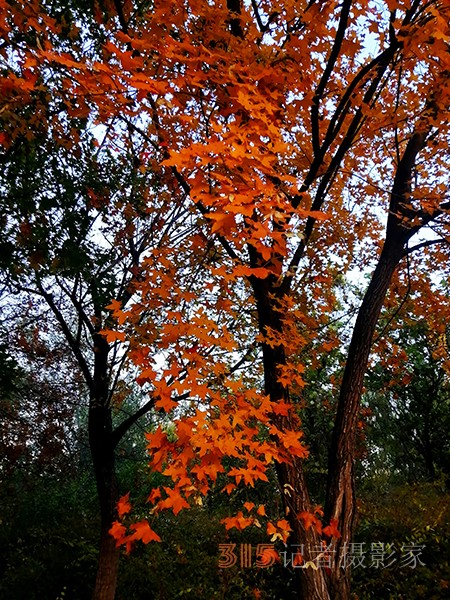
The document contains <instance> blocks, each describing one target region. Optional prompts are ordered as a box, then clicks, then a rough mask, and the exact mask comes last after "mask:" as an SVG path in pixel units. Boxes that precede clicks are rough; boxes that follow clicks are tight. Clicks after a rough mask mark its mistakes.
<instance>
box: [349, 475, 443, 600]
mask: <svg viewBox="0 0 450 600" xmlns="http://www.w3.org/2000/svg"><path fill="white" fill-rule="evenodd" d="M373 483H375V482H373ZM356 538H357V540H358V542H363V543H365V544H366V548H370V547H371V544H372V543H373V542H385V543H389V544H392V545H393V547H394V548H396V549H397V559H398V558H399V551H400V550H401V547H402V545H414V546H416V547H423V548H422V549H421V554H420V556H419V558H420V561H421V562H422V563H423V566H422V565H420V564H418V565H417V566H416V567H415V568H412V567H407V566H403V567H401V566H400V565H401V563H400V562H399V561H398V560H397V561H396V562H395V563H394V564H393V565H392V566H391V567H387V568H385V569H381V568H374V567H372V568H371V567H369V568H365V569H362V568H359V569H355V570H354V571H353V583H354V591H355V598H358V600H376V599H378V598H381V599H383V600H422V599H423V600H441V599H442V600H444V599H445V598H448V590H449V587H450V495H449V494H448V493H446V492H445V487H444V486H443V485H442V482H441V483H440V484H429V483H421V484H417V485H407V484H406V485H402V486H399V487H394V488H391V489H389V490H386V491H385V492H384V493H381V494H380V491H379V488H378V486H377V485H376V484H375V485H373V487H372V488H371V489H370V488H369V486H367V487H366V489H365V493H364V499H363V500H362V502H361V504H360V523H359V527H358V530H357V533H356Z"/></svg>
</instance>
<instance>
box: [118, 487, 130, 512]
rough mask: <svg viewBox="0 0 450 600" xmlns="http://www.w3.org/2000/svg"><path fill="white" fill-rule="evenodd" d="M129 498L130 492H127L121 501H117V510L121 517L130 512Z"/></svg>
mask: <svg viewBox="0 0 450 600" xmlns="http://www.w3.org/2000/svg"><path fill="white" fill-rule="evenodd" d="M129 498H130V492H128V494H126V495H125V496H122V498H120V500H119V502H118V503H117V512H118V513H119V517H123V515H126V514H127V513H129V512H130V510H131V504H130V503H129V502H128V500H129Z"/></svg>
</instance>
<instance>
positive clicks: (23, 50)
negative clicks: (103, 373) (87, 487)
mask: <svg viewBox="0 0 450 600" xmlns="http://www.w3.org/2000/svg"><path fill="white" fill-rule="evenodd" d="M55 6H56V9H55ZM3 8H4V17H3V20H2V22H1V24H0V27H1V28H2V32H3V35H4V38H5V39H6V40H8V41H7V42H6V43H5V44H4V45H3V46H2V55H3V60H4V62H5V65H7V68H6V69H5V71H4V74H3V76H2V77H3V78H2V101H3V102H4V105H3V108H2V116H1V118H2V131H1V141H2V144H3V145H4V147H5V149H6V150H5V151H6V152H9V149H11V148H14V144H15V143H17V140H18V139H20V136H25V138H30V137H31V138H33V136H34V135H35V134H34V133H33V131H36V130H39V128H38V124H39V123H40V122H41V121H44V122H45V123H48V124H49V125H48V126H49V127H50V128H51V130H52V135H53V136H54V139H55V142H56V143H57V144H59V145H61V146H62V147H64V146H67V135H68V134H69V135H72V134H73V135H75V133H76V131H77V128H76V127H74V126H73V125H71V123H72V119H80V118H81V119H88V120H90V122H91V123H95V124H97V125H103V126H105V127H106V134H105V136H104V140H103V144H104V145H105V146H106V147H108V148H110V149H111V153H112V156H115V155H116V156H117V157H119V156H120V148H122V147H123V145H125V146H127V145H128V144H129V143H130V140H133V141H134V142H135V144H133V148H135V150H134V152H133V153H131V155H130V154H129V156H128V157H129V160H135V163H136V166H137V171H138V172H141V173H146V174H148V175H149V181H151V184H152V188H151V189H152V191H151V192H149V193H148V194H146V195H145V196H144V200H143V203H142V207H143V208H142V209H143V210H144V211H148V212H149V213H150V214H151V215H152V218H153V223H154V224H155V227H156V229H157V230H158V231H159V232H162V233H161V236H160V238H159V240H160V241H159V242H158V243H154V244H152V245H151V247H150V248H146V251H145V253H142V255H139V257H138V260H137V261H136V264H135V265H134V267H135V268H134V270H133V278H134V281H133V287H132V292H133V298H131V296H130V298H129V300H131V299H133V301H134V304H133V305H132V306H129V307H128V308H127V307H125V302H123V299H122V298H120V297H119V296H118V295H116V298H115V300H114V301H113V302H112V303H110V304H108V306H109V308H110V310H111V313H112V315H113V317H115V318H116V319H117V321H118V325H117V327H113V326H112V325H108V326H107V327H106V331H105V327H103V329H102V331H103V335H104V336H106V338H104V339H106V342H100V337H98V340H99V344H100V345H101V344H102V343H113V342H115V341H116V340H127V341H128V343H129V355H130V357H131V358H132V360H133V361H134V363H135V364H136V365H137V367H138V368H139V369H140V375H139V378H138V381H139V382H140V383H141V384H142V385H146V386H147V387H149V389H150V400H149V404H148V407H151V408H155V409H157V410H158V411H159V412H163V413H164V412H167V413H169V414H172V415H174V416H175V420H174V430H173V431H172V432H168V431H167V430H166V428H164V427H163V426H161V427H159V428H157V429H156V430H155V431H152V432H150V433H149V434H148V446H149V451H150V456H151V466H152V468H153V469H155V470H161V471H162V472H163V473H164V474H165V475H166V476H167V477H168V485H166V486H164V487H163V489H162V490H159V491H158V490H154V491H153V492H152V494H151V496H150V501H151V502H152V503H153V504H154V510H161V509H167V508H172V509H173V511H174V512H175V513H177V512H178V511H179V510H181V509H182V508H183V507H186V506H188V505H189V502H191V501H194V502H197V503H200V502H202V496H203V495H204V494H206V493H207V492H208V491H209V489H210V488H211V486H212V485H214V484H215V483H216V482H217V481H218V480H219V478H220V479H221V478H223V477H226V478H227V482H228V483H226V485H225V489H226V491H227V492H228V493H232V492H233V490H234V489H235V488H236V487H237V486H239V485H241V484H246V485H250V486H252V485H254V484H255V482H256V481H259V480H262V481H264V480H265V479H267V475H266V471H267V469H268V468H269V467H270V465H272V464H273V463H275V468H276V472H277V477H278V480H279V484H280V490H281V494H282V496H283V500H284V503H285V513H286V514H285V517H286V518H285V519H281V520H280V521H278V522H276V523H273V522H272V521H271V520H270V518H268V521H267V530H268V532H269V534H270V535H272V537H274V538H275V539H280V540H282V541H288V540H289V541H290V542H293V543H301V544H305V545H306V546H307V547H319V546H320V545H321V543H322V542H325V543H326V544H329V543H331V544H332V552H333V563H332V568H331V569H330V571H329V572H328V571H324V570H321V569H302V570H301V576H300V577H299V585H300V589H301V593H302V597H304V598H308V599H321V600H326V599H327V598H348V597H349V585H350V574H349V572H348V571H344V570H343V569H341V568H340V561H341V559H342V556H343V553H345V549H346V547H347V545H348V543H350V541H351V539H352V535H353V529H354V521H355V514H356V498H355V490H354V465H355V459H356V450H355V440H356V436H357V431H358V423H359V413H360V399H361V395H362V391H363V381H364V375H365V372H366V369H367V365H368V361H369V355H370V350H371V344H372V340H373V337H374V333H375V331H376V328H377V324H378V321H379V318H380V312H381V310H382V307H383V304H384V303H385V300H386V296H387V294H388V290H389V289H391V291H390V293H389V295H388V302H394V303H395V302H396V301H397V302H398V301H399V299H398V298H399V296H398V290H399V289H400V287H401V286H400V287H399V286H397V293H396V289H395V287H392V286H391V284H392V282H393V281H394V282H395V280H396V278H398V277H399V272H401V271H402V270H403V271H405V269H406V271H407V272H408V275H411V269H410V265H411V263H412V262H413V260H414V258H413V257H414V256H415V255H416V254H418V253H419V254H421V255H423V256H424V257H426V258H425V259H424V260H425V263H426V261H427V260H428V262H429V264H432V266H433V267H434V268H436V265H439V264H441V265H442V264H445V261H446V260H448V247H447V243H446V242H447V239H448V210H449V203H448V193H447V184H446V176H447V173H448V169H447V162H448V133H449V131H448V128H449V120H448V107H449V73H450V54H449V48H448V41H449V38H450V29H449V25H448V22H449V12H450V3H449V2H448V0H436V1H435V2H433V1H431V2H425V1H421V0H413V1H411V2H407V1H402V0H398V1H397V0H387V1H386V2H379V3H368V2H365V1H362V2H356V1H351V0H343V1H342V2H335V1H330V2H315V1H314V0H311V1H310V2H289V1H287V0H285V1H284V2H276V1H267V2H265V1H262V2H255V1H252V2H241V1H240V0H227V1H226V2H207V1H202V0H198V1H195V0H191V1H186V2H180V3H165V2H159V1H156V2H154V3H151V5H150V4H147V3H144V4H141V3H137V4H134V3H133V2H119V1H115V2H102V3H98V4H97V3H94V6H93V13H92V21H91V22H90V25H89V26H87V25H86V24H85V23H84V22H83V19H82V18H81V17H80V22H77V20H76V19H74V18H72V19H68V18H67V15H66V14H65V13H64V11H63V10H62V9H61V7H58V5H57V4H56V5H53V4H52V3H48V4H47V3H46V2H42V3H37V2H36V3H35V2H30V3H26V4H23V5H21V4H19V5H16V4H15V3H10V2H3ZM25 31H26V32H27V34H25V33H24V32H25ZM30 32H31V33H30ZM93 32H95V36H96V37H93V35H92V34H93ZM6 95H7V97H6ZM3 98H5V99H4V100H3ZM54 107H60V108H61V107H63V112H64V114H66V115H67V120H64V119H63V118H61V117H60V114H61V113H60V112H58V110H56V109H55V108H54ZM11 115H15V117H14V119H12V118H11ZM8 118H9V121H8ZM67 123H69V125H67ZM78 130H79V128H78ZM77 142H78V138H77V137H75V139H74V140H73V142H72V140H71V143H75V145H76V144H77ZM105 205H106V206H107V205H108V203H107V202H106V201H105ZM134 210H135V207H134V206H131V208H130V211H131V213H133V211H134ZM180 216H181V217H182V220H181V219H180ZM174 219H175V220H176V223H177V234H176V235H175V236H172V237H170V236H165V235H163V233H164V231H165V230H166V229H165V228H166V227H168V228H169V229H171V228H172V225H173V223H174ZM422 232H425V233H424V234H423V235H422ZM131 254H132V252H131ZM429 257H432V258H429ZM423 264H424V263H422V268H423ZM351 269H358V270H359V271H370V272H371V280H370V283H369V285H368V287H367V290H366V291H365V293H364V296H363V298H362V300H361V302H360V305H359V307H358V314H357V317H356V320H355V322H354V325H353V330H352V335H351V340H350V342H349V344H348V347H347V348H346V356H345V368H344V370H343V375H342V378H341V379H339V380H336V379H334V378H333V380H330V381H329V386H330V389H332V390H333V393H334V394H336V395H337V397H338V399H337V403H336V411H335V418H334V427H333V433H332V438H331V443H330V448H329V465H328V482H327V486H326V487H327V489H326V501H325V506H324V515H323V519H321V518H320V517H321V511H320V509H318V508H316V507H314V505H313V503H312V502H311V499H310V497H309V493H308V488H307V485H306V481H305V473H304V466H303V461H304V458H305V457H306V456H307V443H308V440H305V441H303V440H302V434H301V411H302V402H303V399H302V398H303V396H304V393H303V389H304V388H305V384H306V382H305V377H304V373H305V370H306V367H311V366H312V367H314V366H317V364H319V360H320V356H321V355H323V354H326V353H328V352H330V351H331V350H333V349H335V348H336V347H337V346H339V345H340V344H341V342H342V340H341V339H340V338H339V335H338V332H337V331H336V329H333V327H332V326H330V321H332V320H333V318H334V317H335V316H336V311H337V310H338V305H339V303H340V302H342V298H340V297H339V295H340V291H339V281H340V278H341V277H342V274H343V273H347V272H349V271H350V270H351ZM418 273H419V271H418ZM421 273H422V275H423V271H422V272H421ZM419 280H420V277H418V276H416V277H414V276H413V277H410V284H411V285H413V284H414V285H417V286H419V285H421V284H420V281H419ZM428 291H429V292H431V295H432V297H431V298H430V297H429V296H430V294H424V298H425V299H426V302H428V301H429V302H428V305H427V304H426V302H425V301H424V303H423V307H422V309H423V310H429V308H428V307H430V306H431V308H433V309H435V310H436V309H437V310H440V309H441V304H440V303H439V302H437V296H436V295H434V290H433V286H432V284H430V285H429V287H428ZM344 300H345V298H344ZM440 301H441V302H442V301H445V299H444V298H442V297H441V298H440ZM149 308H151V309H153V310H157V314H158V317H157V318H152V316H149V314H148V311H149ZM100 331H101V330H100V328H99V329H97V330H96V332H95V333H96V335H97V334H98V335H99V336H100ZM381 334H383V331H382V332H381ZM305 396H306V395H305ZM170 480H172V482H171V483H170ZM169 483H170V485H169ZM119 512H121V513H122V515H123V516H125V515H127V514H128V512H129V506H128V501H126V500H124V499H123V500H122V501H121V503H119ZM248 513H250V514H247V513H244V512H242V513H240V514H238V515H237V516H234V517H230V519H229V520H227V522H226V526H227V527H232V526H235V527H238V528H239V529H242V528H243V527H245V526H246V525H249V524H250V523H256V522H257V521H258V518H257V517H256V515H254V514H253V513H252V512H251V511H248ZM258 516H259V517H262V516H263V515H258ZM112 533H113V535H114V537H116V539H117V540H118V541H119V542H123V543H125V544H128V545H130V544H131V543H132V542H133V541H134V540H137V539H143V540H144V541H149V540H151V539H156V538H157V533H156V532H153V530H152V529H151V526H150V524H149V523H148V521H145V520H144V521H141V522H140V523H134V524H133V525H132V530H131V531H127V529H126V527H125V526H124V525H122V524H121V523H119V521H117V522H116V523H115V525H114V526H113V529H112ZM109 593H111V592H109ZM98 597H105V598H106V597H111V596H107V595H104V596H98Z"/></svg>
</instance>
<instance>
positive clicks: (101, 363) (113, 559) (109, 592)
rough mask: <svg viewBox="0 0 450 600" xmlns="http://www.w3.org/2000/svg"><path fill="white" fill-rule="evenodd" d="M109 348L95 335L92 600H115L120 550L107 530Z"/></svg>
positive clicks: (111, 482) (113, 494)
mask: <svg viewBox="0 0 450 600" xmlns="http://www.w3.org/2000/svg"><path fill="white" fill-rule="evenodd" d="M108 351H109V346H108V344H107V342H106V340H105V339H104V338H103V337H102V336H100V335H99V334H95V335H94V352H95V364H94V387H93V389H92V390H91V399H90V407H89V445H90V449H91V455H92V461H93V466H94V473H95V480H96V484H97V492H98V498H99V504H100V521H101V530H100V551H99V557H98V568H97V577H96V582H95V588H94V593H93V596H92V598H93V600H114V597H115V594H116V585H117V574H118V570H119V550H118V549H117V548H116V545H115V540H114V538H113V537H112V536H111V535H110V534H109V533H108V532H109V530H110V528H111V525H112V523H113V521H114V518H115V511H116V503H117V500H118V488H117V480H116V473H115V455H114V444H113V435H112V418H111V407H110V406H109V404H108V391H109V386H108V383H109V381H108V370H107V365H108Z"/></svg>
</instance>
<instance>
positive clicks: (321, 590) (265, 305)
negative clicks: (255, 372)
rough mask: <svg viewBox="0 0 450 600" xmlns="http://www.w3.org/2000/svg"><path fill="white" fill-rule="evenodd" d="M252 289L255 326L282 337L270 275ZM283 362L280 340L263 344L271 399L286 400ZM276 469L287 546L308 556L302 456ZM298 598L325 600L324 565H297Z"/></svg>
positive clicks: (311, 547)
mask: <svg viewBox="0 0 450 600" xmlns="http://www.w3.org/2000/svg"><path fill="white" fill-rule="evenodd" d="M252 284H253V289H254V292H255V297H256V301H257V302H256V303H257V310H258V319H259V328H260V331H261V332H262V333H265V332H266V331H267V327H270V329H271V330H272V331H278V332H280V339H282V321H281V318H280V313H279V312H277V311H276V310H274V309H275V308H276V307H275V306H274V300H273V299H272V298H273V296H274V293H273V292H274V289H275V288H273V287H271V282H270V278H268V279H267V280H265V281H261V280H256V279H254V280H253V281H252ZM285 363H286V356H285V352H284V348H283V346H282V344H280V345H279V346H275V347H272V346H271V345H269V344H263V364H264V381H265V393H266V394H267V395H269V396H270V399H271V400H272V401H273V402H277V401H285V402H289V401H290V399H289V391H288V389H287V388H286V387H284V386H283V385H281V384H280V383H279V381H278V378H279V374H280V367H281V366H283V365H284V364H285ZM272 420H273V422H274V424H275V425H276V426H277V427H278V428H279V429H280V430H283V429H285V428H286V427H288V428H289V429H292V424H291V423H290V420H289V417H284V416H279V415H273V417H272ZM276 472H277V478H278V483H279V486H280V489H281V492H282V497H283V504H284V507H285V512H286V518H287V520H288V521H289V524H290V526H291V529H292V533H291V536H290V539H289V544H288V548H292V553H293V554H294V555H295V554H296V553H299V554H302V555H303V557H304V558H306V559H307V560H308V558H310V556H309V554H310V553H311V552H315V551H316V552H317V554H319V553H320V548H321V540H320V536H319V535H318V533H317V531H316V530H315V529H314V527H310V528H309V529H306V528H305V526H304V522H303V521H302V520H301V519H299V518H298V515H299V514H300V513H302V512H311V510H312V506H311V501H310V498H309V493H308V489H307V486H306V481H305V475H304V470H303V462H302V459H300V458H298V457H293V460H292V463H291V464H285V463H282V464H280V463H277V464H276ZM296 573H297V576H298V586H299V587H298V592H297V593H298V598H299V600H329V599H330V597H329V594H328V590H327V581H326V574H325V571H324V569H318V570H315V569H313V568H307V569H305V568H298V569H297V570H296Z"/></svg>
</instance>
